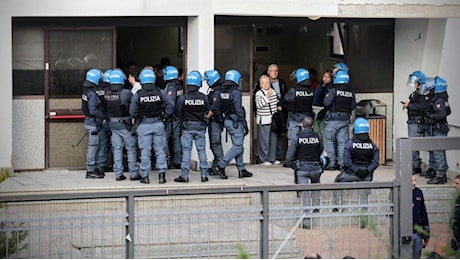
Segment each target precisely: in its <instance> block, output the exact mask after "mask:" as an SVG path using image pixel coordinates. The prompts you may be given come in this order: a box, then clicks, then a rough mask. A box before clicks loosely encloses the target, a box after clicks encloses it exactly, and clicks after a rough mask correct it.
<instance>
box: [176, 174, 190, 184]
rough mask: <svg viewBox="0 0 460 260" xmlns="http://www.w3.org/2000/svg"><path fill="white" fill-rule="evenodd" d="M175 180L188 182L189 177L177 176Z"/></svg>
mask: <svg viewBox="0 0 460 260" xmlns="http://www.w3.org/2000/svg"><path fill="white" fill-rule="evenodd" d="M174 181H175V182H185V183H187V182H188V178H184V177H182V176H179V177H177V178H175V179H174Z"/></svg>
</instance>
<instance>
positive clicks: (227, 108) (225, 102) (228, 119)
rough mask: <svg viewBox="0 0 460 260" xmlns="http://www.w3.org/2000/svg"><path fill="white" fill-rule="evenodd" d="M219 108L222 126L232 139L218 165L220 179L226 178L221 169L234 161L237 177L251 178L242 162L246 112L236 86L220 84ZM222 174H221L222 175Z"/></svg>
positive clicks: (229, 82) (230, 82)
mask: <svg viewBox="0 0 460 260" xmlns="http://www.w3.org/2000/svg"><path fill="white" fill-rule="evenodd" d="M220 97H221V102H222V103H221V104H222V106H221V108H222V114H223V116H224V126H225V128H226V129H227V132H228V133H229V134H230V137H231V139H232V147H231V148H230V150H228V151H227V153H225V155H224V157H223V160H222V161H221V162H220V163H219V171H220V173H221V178H226V177H224V176H225V172H224V171H223V169H225V167H227V165H228V164H229V163H230V162H231V161H232V160H233V159H235V161H236V167H237V169H238V173H239V177H251V176H252V174H251V173H249V172H248V171H246V168H245V166H244V161H243V153H244V146H243V144H244V136H245V134H247V133H248V125H247V121H246V112H245V110H244V108H243V104H242V94H241V91H240V90H239V89H238V86H237V85H236V84H235V83H234V82H232V81H230V80H226V81H224V83H223V84H222V90H221V94H220ZM222 173H223V174H222Z"/></svg>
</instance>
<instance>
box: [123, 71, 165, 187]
mask: <svg viewBox="0 0 460 260" xmlns="http://www.w3.org/2000/svg"><path fill="white" fill-rule="evenodd" d="M155 78H156V77H155V73H154V72H153V70H150V69H143V70H142V71H141V73H140V74H139V79H140V83H141V85H142V88H141V89H140V90H139V91H138V92H136V94H134V96H133V98H132V100H131V105H130V106H129V114H130V115H131V116H132V118H133V121H135V122H137V124H138V125H137V138H138V143H139V148H140V149H141V163H140V172H139V173H140V176H132V177H131V180H133V181H134V180H140V182H141V183H145V184H149V183H150V179H149V173H150V170H151V169H152V161H151V156H152V147H153V150H154V151H155V157H156V169H157V170H158V171H159V183H160V184H163V183H166V170H167V169H168V163H167V158H166V133H165V125H164V123H163V118H169V117H171V115H172V114H173V112H174V100H173V99H172V97H170V96H168V95H167V94H166V91H164V90H161V89H159V88H158V87H157V86H156V85H155Z"/></svg>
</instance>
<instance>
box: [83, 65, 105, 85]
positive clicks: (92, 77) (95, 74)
mask: <svg viewBox="0 0 460 260" xmlns="http://www.w3.org/2000/svg"><path fill="white" fill-rule="evenodd" d="M100 79H101V71H100V70H98V69H90V70H88V72H86V80H87V81H89V82H91V83H94V84H96V85H99V80H100Z"/></svg>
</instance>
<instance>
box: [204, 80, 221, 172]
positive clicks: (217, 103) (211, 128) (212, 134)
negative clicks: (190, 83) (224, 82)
mask: <svg viewBox="0 0 460 260" xmlns="http://www.w3.org/2000/svg"><path fill="white" fill-rule="evenodd" d="M221 89H222V88H221V83H220V82H216V83H214V85H212V86H211V87H210V92H209V94H208V101H209V110H210V111H212V113H213V116H212V117H211V118H209V124H208V134H209V146H210V148H211V151H212V154H213V155H214V160H213V161H212V166H211V168H210V171H208V172H210V173H211V174H213V175H215V174H217V168H218V167H219V163H220V162H221V161H222V160H223V158H224V151H223V149H222V131H223V129H224V118H223V116H222V108H221V106H222V104H221V99H220V92H221Z"/></svg>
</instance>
